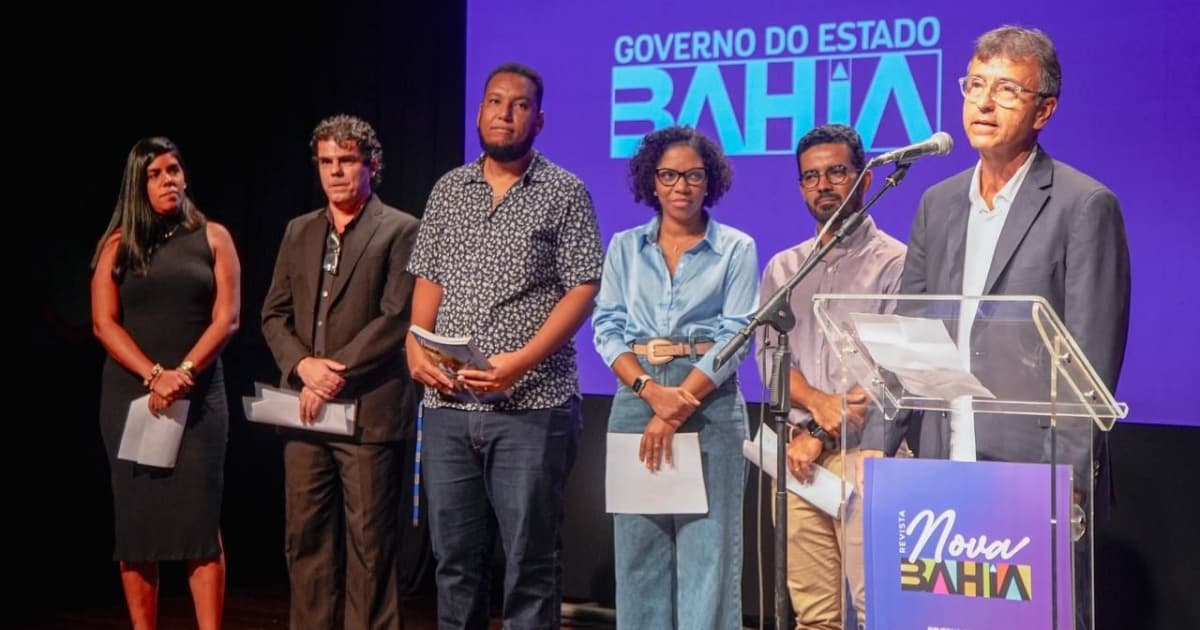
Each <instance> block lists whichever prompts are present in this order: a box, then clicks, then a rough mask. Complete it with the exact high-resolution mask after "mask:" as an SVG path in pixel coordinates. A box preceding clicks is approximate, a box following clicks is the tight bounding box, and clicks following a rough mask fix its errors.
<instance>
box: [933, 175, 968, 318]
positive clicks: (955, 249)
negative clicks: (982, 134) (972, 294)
mask: <svg viewBox="0 0 1200 630" xmlns="http://www.w3.org/2000/svg"><path fill="white" fill-rule="evenodd" d="M966 176H967V187H970V185H971V171H967V173H966ZM952 203H953V205H954V207H953V208H951V210H950V216H949V217H948V218H947V221H946V252H947V255H948V256H949V258H948V259H947V260H948V261H951V262H950V264H948V265H946V269H947V270H948V272H949V278H947V284H946V286H944V287H935V288H934V291H933V292H934V293H945V294H949V295H955V294H958V293H962V282H963V264H964V261H965V260H966V258H965V256H966V255H967V219H968V218H969V217H970V215H971V201H970V197H968V196H967V190H966V189H965V188H964V189H963V194H962V195H960V196H959V197H957V198H956V199H954V201H953V202H952Z"/></svg>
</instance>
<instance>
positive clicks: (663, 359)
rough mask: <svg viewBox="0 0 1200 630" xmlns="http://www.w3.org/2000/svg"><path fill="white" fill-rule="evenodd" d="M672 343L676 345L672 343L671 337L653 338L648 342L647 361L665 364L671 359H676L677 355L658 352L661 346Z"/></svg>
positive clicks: (654, 363)
mask: <svg viewBox="0 0 1200 630" xmlns="http://www.w3.org/2000/svg"><path fill="white" fill-rule="evenodd" d="M670 345H674V344H672V343H671V340H670V339H661V338H660V339H651V340H650V341H647V342H646V361H647V362H648V363H650V365H664V364H666V363H670V362H671V361H674V360H675V357H673V356H671V355H669V354H666V355H660V354H659V353H658V348H659V347H661V346H670Z"/></svg>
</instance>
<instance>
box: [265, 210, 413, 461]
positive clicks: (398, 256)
mask: <svg viewBox="0 0 1200 630" xmlns="http://www.w3.org/2000/svg"><path fill="white" fill-rule="evenodd" d="M324 213H325V208H320V209H317V210H314V211H312V212H309V213H306V214H304V215H301V216H299V217H297V218H295V219H293V220H292V221H291V222H290V223H288V226H287V231H286V232H285V233H284V235H283V242H282V244H281V245H280V247H279V257H278V258H277V259H276V262H275V273H274V275H273V276H272V278H271V288H270V290H269V291H268V292H267V297H266V300H265V302H264V304H263V308H262V330H263V336H264V337H265V338H266V341H267V345H268V346H269V347H270V348H271V353H272V354H273V355H274V356H275V363H276V364H277V365H278V366H279V370H280V372H281V374H282V382H283V386H285V387H291V388H294V389H299V388H300V387H301V386H302V383H301V382H300V379H299V377H298V376H297V375H296V373H295V369H296V365H297V364H298V363H299V362H300V360H301V359H303V358H304V357H307V356H310V355H312V347H313V338H312V335H313V328H314V326H313V325H314V323H315V322H314V318H315V317H316V308H317V287H318V286H319V285H320V279H321V278H320V277H321V273H322V270H321V260H322V257H323V252H324V247H325V238H326V236H327V230H328V229H329V228H328V225H329V224H328V222H327V221H326V220H325V218H324V216H323V215H324ZM362 213H363V214H362V216H361V217H360V218H359V221H360V223H359V224H358V225H356V226H355V228H354V229H355V232H356V236H358V234H357V232H358V231H359V230H361V231H362V233H363V234H364V235H366V236H367V238H356V239H353V240H350V241H347V244H346V248H345V250H344V251H343V252H342V260H341V263H340V269H339V272H338V274H337V275H336V276H334V280H333V282H332V285H331V286H330V287H329V291H330V295H331V296H332V302H331V304H330V306H329V315H328V319H327V321H326V323H325V324H324V325H325V326H326V327H327V328H326V332H325V335H326V345H327V347H328V353H327V356H328V357H329V358H331V359H334V360H336V361H338V362H341V363H343V364H345V365H346V371H345V372H344V373H343V376H345V378H346V386H345V388H344V389H343V390H342V392H341V393H340V394H339V395H338V397H339V398H347V399H356V400H357V401H358V416H357V425H358V426H357V431H356V433H355V435H354V436H353V439H354V440H355V441H358V442H386V441H392V440H400V439H404V438H406V437H408V434H409V433H411V425H412V420H413V412H414V409H415V404H416V395H415V391H414V386H413V384H412V379H411V378H410V377H409V375H408V363H407V360H406V358H405V356H404V338H405V335H407V334H408V325H409V321H410V319H411V307H412V305H411V300H412V288H413V276H412V274H410V273H408V271H406V270H405V268H406V267H407V265H408V258H409V256H410V255H411V254H412V249H413V246H414V244H415V243H416V237H417V228H418V226H419V225H420V222H419V221H418V220H417V219H416V218H414V217H413V216H411V215H409V214H406V213H404V212H401V211H399V210H397V209H395V208H392V207H391V206H388V205H385V204H384V203H383V202H382V201H381V200H380V199H379V197H376V196H374V195H372V196H371V198H370V199H369V200H368V201H367V204H366V206H364V207H363V209H362Z"/></svg>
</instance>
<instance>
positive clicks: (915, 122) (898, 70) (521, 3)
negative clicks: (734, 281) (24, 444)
mask: <svg viewBox="0 0 1200 630" xmlns="http://www.w3.org/2000/svg"><path fill="white" fill-rule="evenodd" d="M919 4H920V8H911V9H900V8H897V7H896V3H891V2H889V3H883V2H876V1H867V2H859V3H853V4H852V5H843V6H838V4H837V3H824V4H823V3H804V4H803V5H801V4H796V3H775V2H763V3H756V2H741V3H733V4H731V3H728V2H723V1H718V0H696V1H695V2H690V3H678V4H677V3H658V2H653V1H651V2H646V1H632V0H610V1H609V2H601V3H576V2H550V1H536V0H514V1H512V2H482V1H481V0H471V1H469V2H468V6H467V72H466V99H467V120H465V121H464V125H465V131H466V135H465V137H466V145H465V147H464V154H465V158H466V159H468V160H470V159H474V158H476V157H478V156H479V153H480V150H479V145H478V141H477V138H478V136H477V133H476V129H475V125H476V123H475V115H476V112H477V111H478V106H479V103H480V101H481V98H482V93H483V84H484V80H485V79H486V77H487V73H488V71H489V70H490V69H491V68H492V67H494V66H496V65H498V64H500V63H502V62H505V61H520V62H522V63H525V64H528V65H530V66H532V67H533V68H535V69H536V70H537V71H538V72H540V73H541V74H542V75H543V77H544V79H545V83H546V94H545V102H544V103H543V110H544V111H545V113H546V126H545V129H544V131H543V132H542V134H541V135H540V136H539V137H538V139H537V143H536V146H537V148H538V149H539V150H541V151H542V152H544V153H545V154H546V156H547V157H548V158H550V159H551V160H553V161H555V162H557V163H558V164H559V165H561V166H563V167H564V168H566V169H568V170H570V171H572V172H573V173H575V174H576V175H578V176H579V177H580V178H582V179H583V181H584V182H585V183H586V184H587V186H588V189H589V190H590V191H591V194H592V196H593V199H594V200H595V203H596V208H597V211H598V213H599V217H600V228H601V231H602V233H603V238H604V243H605V246H606V247H607V244H608V241H609V239H610V238H611V237H612V235H613V233H615V232H616V231H618V230H622V229H626V228H629V227H632V226H634V225H637V224H640V223H642V222H644V221H646V220H647V219H648V218H649V217H650V216H651V212H652V211H651V210H650V209H649V208H647V207H645V206H641V205H637V204H635V203H634V202H633V198H632V195H631V193H630V192H629V187H628V184H627V182H626V168H627V164H628V158H629V156H630V155H632V153H633V151H634V149H635V148H636V146H637V142H638V140H639V139H640V138H641V136H642V135H644V134H645V133H647V132H649V131H652V130H653V129H655V128H659V127H663V126H666V125H670V124H690V125H693V126H695V127H697V128H698V129H700V130H701V131H703V132H704V133H706V134H708V135H709V136H710V137H712V138H714V139H715V140H717V141H718V142H720V143H721V145H722V146H723V147H724V149H725V151H726V153H727V154H728V155H729V156H730V157H731V161H732V163H733V168H734V183H733V188H732V190H731V191H730V192H729V194H728V195H726V196H725V198H724V199H722V201H721V203H720V205H718V206H717V207H716V208H714V209H713V212H714V216H715V217H716V218H717V219H718V220H719V221H723V222H725V223H728V224H730V225H733V226H734V227H737V228H739V229H741V230H743V231H745V232H747V233H749V234H750V235H752V236H753V237H754V238H755V239H756V241H757V243H758V255H759V265H760V267H761V266H762V265H765V264H766V262H767V260H769V259H770V257H771V256H773V255H774V254H775V253H776V252H779V251H781V250H783V249H786V248H788V247H791V246H792V245H795V244H796V243H798V242H800V241H801V240H804V239H805V238H808V237H810V236H812V234H813V228H814V224H813V220H812V218H811V217H810V215H809V214H808V212H807V210H806V209H805V207H804V204H803V200H802V198H801V196H800V192H799V189H798V186H797V183H796V178H797V173H796V165H795V160H794V158H793V155H792V151H793V149H794V147H795V141H796V139H798V138H799V137H800V136H801V135H803V134H804V133H805V132H806V131H808V130H809V129H811V128H812V127H813V126H815V125H819V124H824V123H827V122H842V123H848V124H851V125H853V126H854V127H855V128H856V129H857V130H858V131H859V133H860V134H861V135H862V136H863V139H864V142H865V143H866V144H867V149H868V156H870V155H873V154H877V153H879V152H882V151H886V150H888V149H892V148H896V147H898V146H903V145H906V144H909V143H911V142H918V141H921V140H924V139H926V138H927V137H928V136H929V135H930V134H931V133H933V132H935V131H939V130H945V131H947V132H949V133H950V134H951V135H952V136H953V137H954V141H955V148H954V150H953V151H952V152H951V154H950V155H948V156H945V157H930V158H926V159H923V160H921V161H919V162H917V163H916V164H915V165H914V166H913V167H912V170H911V171H910V172H909V174H908V177H907V178H906V179H905V180H904V181H903V183H901V185H900V187H898V188H897V189H895V190H892V191H890V192H888V193H887V194H886V195H885V196H884V197H883V199H882V200H881V201H880V202H879V203H878V204H877V205H876V206H875V207H874V208H873V209H872V215H873V216H874V217H875V220H876V222H877V223H878V224H879V226H880V227H881V228H882V229H884V230H885V231H887V232H888V233H890V234H892V235H893V236H895V237H896V238H899V239H900V240H906V239H907V238H908V233H909V227H910V225H911V222H912V219H913V215H914V213H915V212H916V207H917V202H918V200H919V198H920V196H921V193H922V192H923V191H924V190H925V189H926V188H927V187H929V186H930V185H932V184H934V183H935V182H937V181H939V180H941V179H943V178H945V177H948V176H950V175H952V174H954V173H957V172H959V171H961V170H963V169H966V168H969V167H971V166H972V165H973V164H974V163H975V161H976V155H975V153H974V152H973V151H972V150H971V148H970V145H969V144H968V143H967V141H966V138H965V137H964V135H963V127H962V96H961V94H960V93H959V91H958V85H957V83H956V81H957V78H958V77H960V76H961V75H962V74H963V72H964V70H965V68H966V66H967V63H968V61H969V58H970V54H971V50H972V44H973V42H974V39H975V38H976V37H977V36H978V35H979V34H981V33H983V32H985V31H987V30H989V29H991V28H993V27H996V26H999V25H1002V24H1008V23H1012V24H1021V25H1024V26H1035V27H1037V28H1040V29H1042V30H1044V31H1046V32H1047V33H1048V34H1049V35H1050V36H1051V37H1052V38H1053V39H1054V41H1055V44H1056V45H1057V47H1058V53H1059V58H1060V61H1061V62H1062V67H1063V90H1062V97H1061V100H1060V104H1059V108H1058V111H1057V113H1056V114H1055V115H1054V118H1053V119H1052V120H1051V121H1050V123H1049V125H1048V126H1047V128H1046V129H1045V131H1044V132H1043V133H1042V137H1041V142H1042V146H1043V147H1044V148H1045V149H1046V150H1047V151H1048V152H1049V153H1050V154H1051V155H1052V156H1054V157H1055V158H1057V159H1059V160H1062V161H1064V162H1067V163H1068V164H1071V165H1073V166H1075V167H1076V168H1079V169H1080V170H1082V171H1084V172H1085V173H1088V174H1089V175H1091V176H1093V177H1095V178H1096V179H1098V180H1100V181H1101V182H1103V183H1105V184H1106V185H1107V186H1109V187H1110V188H1112V190H1113V191H1114V192H1115V193H1116V195H1117V197H1118V198H1119V199H1120V201H1121V205H1122V207H1123V209H1124V212H1125V221H1126V228H1127V231H1128V234H1129V242H1130V248H1131V255H1132V259H1133V305H1132V323H1131V325H1130V331H1129V346H1128V351H1127V353H1126V357H1125V365H1124V369H1123V371H1122V376H1121V382H1120V386H1119V388H1118V392H1117V397H1118V400H1121V401H1124V402H1128V403H1129V405H1130V409H1131V411H1130V417H1129V419H1128V421H1133V422H1150V423H1163V424H1186V425H1193V426H1200V412H1197V411H1196V410H1195V406H1194V405H1193V404H1192V403H1191V397H1190V396H1186V395H1182V394H1183V393H1185V392H1188V391H1190V390H1191V387H1192V384H1191V383H1190V378H1191V370H1190V369H1188V368H1186V366H1188V365H1192V364H1193V363H1194V362H1195V360H1196V357H1197V355H1200V334H1198V333H1197V331H1196V325H1195V324H1194V323H1193V321H1194V320H1195V313H1196V312H1197V310H1198V308H1200V300H1198V299H1197V297H1196V293H1197V292H1198V291H1200V282H1198V281H1197V279H1196V275H1197V273H1200V247H1198V246H1197V245H1196V244H1195V240H1196V236H1195V233H1194V232H1193V230H1192V229H1191V227H1192V225H1194V224H1195V223H1196V222H1194V221H1191V217H1192V216H1193V215H1194V214H1195V211H1194V210H1193V208H1195V207H1196V206H1200V203H1197V202H1196V201H1193V198H1194V196H1195V194H1196V193H1195V192H1194V191H1193V190H1192V189H1191V188H1190V187H1189V186H1187V184H1188V183H1189V182H1192V181H1195V180H1194V179H1192V178H1193V177H1194V176H1195V175H1194V174H1195V172H1196V171H1197V166H1200V164H1198V162H1200V158H1197V157H1196V156H1197V152H1196V145H1195V144H1193V143H1194V142H1196V141H1197V140H1200V111H1198V108H1197V105H1196V99H1197V97H1200V72H1197V71H1196V68H1195V65H1194V64H1195V54H1194V53H1195V49H1196V46H1197V44H1198V43H1200V38H1198V37H1197V35H1196V33H1197V29H1200V20H1198V19H1197V9H1196V8H1195V6H1194V5H1193V4H1192V3H1191V1H1190V0H1147V1H1146V2H1139V3H1136V4H1130V3H1116V2H1113V3H1096V4H1093V5H1090V6H1089V7H1088V8H1087V10H1086V11H1080V10H1078V9H1074V8H1070V7H1068V6H1058V5H1055V4H1054V3H1047V2H1044V1H1034V0H1013V1H1011V2H1007V3H1004V4H1003V5H997V6H992V7H989V8H988V10H980V9H979V8H978V7H976V6H974V5H968V4H963V3H960V2H952V1H949V0H938V1H931V2H923V3H919ZM889 172H890V167H882V168H879V169H876V181H881V177H882V175H886V174H887V173H889ZM797 315H798V316H801V317H803V316H808V315H809V314H808V313H798V314H797ZM591 335H592V331H591V328H590V327H589V326H585V327H584V329H583V330H582V331H581V332H580V334H579V336H578V338H577V340H576V345H577V346H578V349H579V367H580V378H581V384H582V388H583V391H584V392H586V393H591V394H612V393H613V392H614V391H615V387H616V380H615V377H614V376H613V375H612V373H611V372H610V371H609V370H608V369H607V367H606V366H605V365H604V363H603V361H601V360H600V358H599V356H598V355H597V354H596V351H595V350H594V348H593V346H592V340H591ZM740 374H741V378H742V387H743V390H744V392H745V394H746V397H747V398H748V399H749V400H761V399H762V397H763V396H762V386H761V384H760V382H759V379H758V376H757V370H756V369H755V367H754V365H753V363H752V362H751V361H750V360H747V361H746V363H745V364H744V365H743V366H742V368H741V372H740Z"/></svg>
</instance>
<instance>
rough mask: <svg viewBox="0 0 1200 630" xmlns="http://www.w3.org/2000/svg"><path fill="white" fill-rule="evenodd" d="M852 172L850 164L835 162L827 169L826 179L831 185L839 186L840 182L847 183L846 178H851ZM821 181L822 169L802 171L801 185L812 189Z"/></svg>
mask: <svg viewBox="0 0 1200 630" xmlns="http://www.w3.org/2000/svg"><path fill="white" fill-rule="evenodd" d="M851 172H852V171H851V170H850V167H849V166H846V165H845V164H835V165H833V166H830V167H829V168H827V169H825V179H826V181H828V182H829V183H830V184H831V185H833V186H837V185H838V184H844V183H846V180H847V179H850V173H851ZM820 183H821V171H816V170H813V171H804V172H803V173H800V186H801V187H802V188H804V189H806V190H811V189H813V188H816V187H817V186H818V185H819V184H820Z"/></svg>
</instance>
